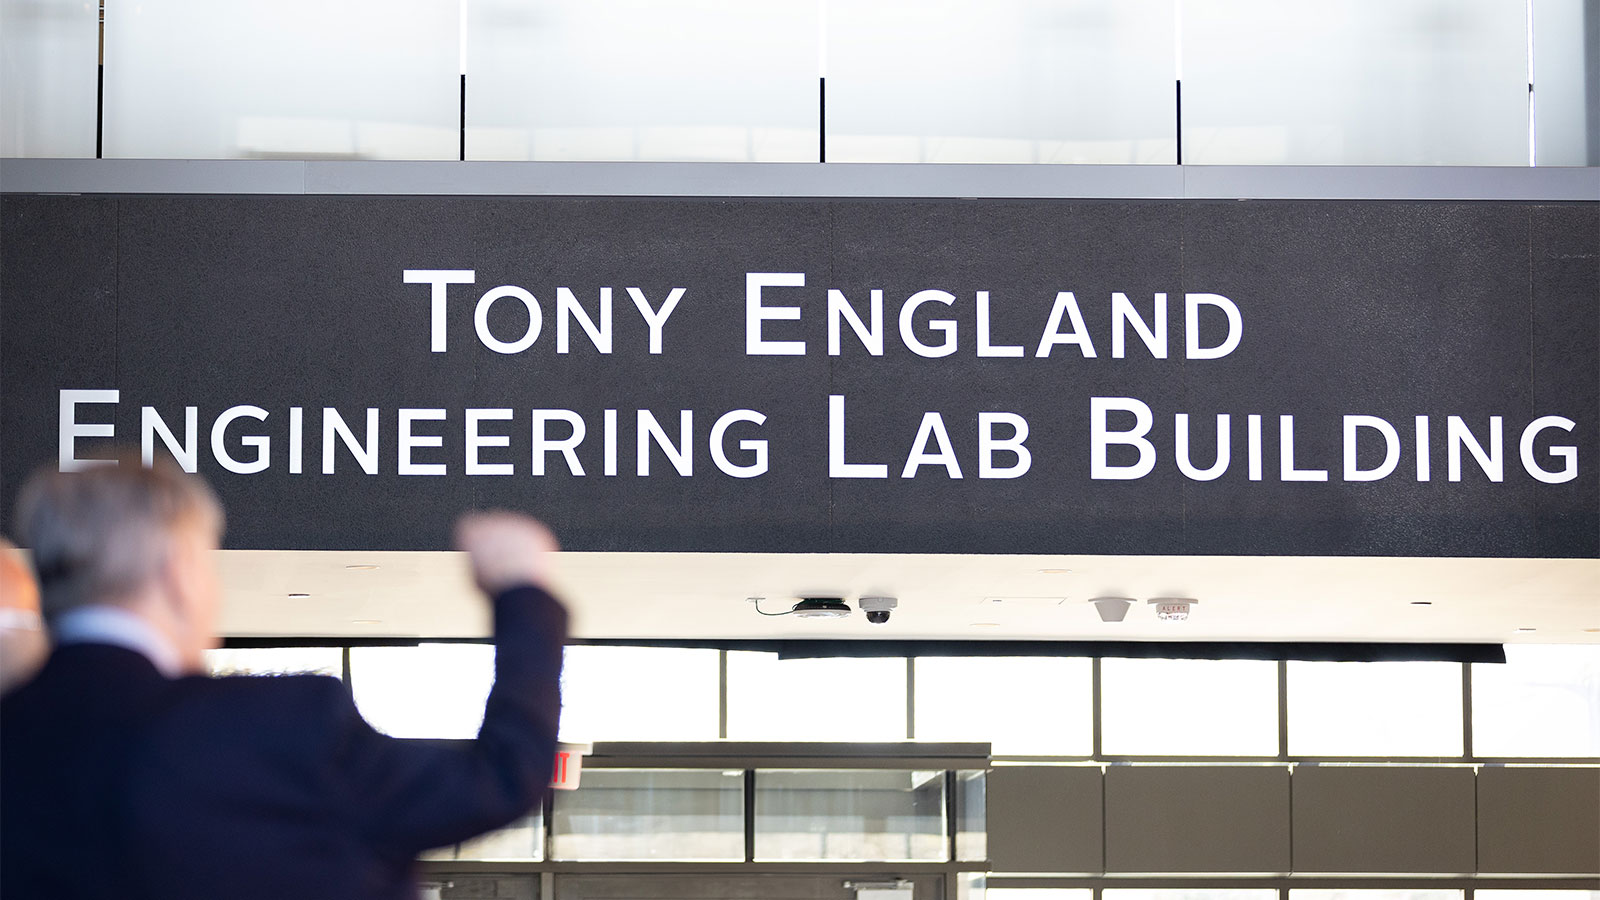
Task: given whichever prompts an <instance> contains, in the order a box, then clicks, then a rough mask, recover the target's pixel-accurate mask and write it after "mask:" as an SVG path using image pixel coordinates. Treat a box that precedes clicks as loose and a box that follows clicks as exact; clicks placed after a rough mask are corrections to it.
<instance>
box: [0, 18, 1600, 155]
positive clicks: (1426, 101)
mask: <svg viewBox="0 0 1600 900" xmlns="http://www.w3.org/2000/svg"><path fill="white" fill-rule="evenodd" d="M98 12H99V7H98V5H97V4H95V3H92V2H89V3H85V2H79V0H0V18H3V20H4V21H3V27H0V154H4V155H7V156H25V157H48V156H61V157H73V156H77V157H85V156H93V155H95V153H96V142H97V136H98V137H100V138H101V139H102V141H101V142H102V143H103V153H104V155H105V156H106V157H111V158H166V159H197V158H202V159H203V158H285V159H416V160H450V159H458V158H464V159H474V160H593V161H616V160H626V161H639V160H650V161H680V160H681V161H722V162H741V161H754V162H815V161H818V160H820V159H822V158H824V155H825V156H826V159H827V161H829V162H909V163H916V162H972V163H1102V164H1103V163H1126V164H1170V163H1173V162H1178V161H1182V162H1184V163H1192V164H1203V165H1221V164H1229V165H1276V164H1307V165H1322V164H1328V165H1495V166H1527V165H1529V164H1530V163H1532V162H1535V161H1536V162H1537V164H1539V165H1560V166H1571V165H1591V166H1593V165H1600V87H1596V85H1595V74H1594V62H1593V60H1594V59H1595V58H1596V56H1597V54H1600V47H1597V46H1596V44H1600V37H1597V36H1596V26H1595V23H1594V22H1593V21H1591V20H1590V18H1589V17H1592V15H1593V14H1592V13H1585V11H1584V4H1582V3H1580V2H1578V0H1392V2H1386V3H1371V2H1366V0H1330V2H1325V3H1318V4H1296V3H1281V2H1276V0H990V2H982V0H938V2H936V3H932V4H929V3H913V2H911V0H856V2H851V3H829V2H827V0H764V2H761V3H744V4H728V3H722V2H717V0H626V2H621V3H607V4H590V3H583V2H581V0H444V2H431V0H399V2H392V3H379V2H377V0H338V2H334V3H331V4H330V3H312V2H309V0H277V2H267V0H246V2H241V3H228V4H206V3H202V2H199V0H141V2H139V3H136V4H131V5H130V4H107V6H106V18H105V23H104V26H103V29H102V26H101V25H100V23H99V17H98ZM102 31H103V38H104V41H103V43H104V103H103V109H101V108H100V104H99V100H98V96H97V85H98V83H99V80H100V71H99V47H100V44H101V38H102ZM1180 82H1181V84H1182V91H1181V98H1180V92H1179V90H1178V87H1179V83H1180ZM824 84H825V88H824ZM1530 84H1531V85H1532V86H1533V89H1532V90H1531V91H1530V88H1529V86H1530ZM1180 135H1181V142H1180V140H1179V138H1180ZM1180 143H1181V160H1180V152H1179V150H1180Z"/></svg>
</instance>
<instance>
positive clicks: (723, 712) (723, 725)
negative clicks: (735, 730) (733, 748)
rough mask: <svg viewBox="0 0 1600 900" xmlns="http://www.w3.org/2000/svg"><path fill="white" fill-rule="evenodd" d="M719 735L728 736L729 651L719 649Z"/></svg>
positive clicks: (721, 736)
mask: <svg viewBox="0 0 1600 900" xmlns="http://www.w3.org/2000/svg"><path fill="white" fill-rule="evenodd" d="M717 737H719V738H722V739H723V740H726V739H727V737H728V651H726V650H718V651H717Z"/></svg>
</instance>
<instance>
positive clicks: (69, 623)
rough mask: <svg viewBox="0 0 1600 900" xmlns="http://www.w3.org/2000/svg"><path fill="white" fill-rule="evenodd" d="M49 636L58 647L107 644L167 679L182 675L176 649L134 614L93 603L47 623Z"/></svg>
mask: <svg viewBox="0 0 1600 900" xmlns="http://www.w3.org/2000/svg"><path fill="white" fill-rule="evenodd" d="M50 637H51V639H52V640H53V641H54V642H55V643H56V644H57V645H58V646H61V645H66V644H110V645H112V646H115V647H123V648H126V649H128V650H132V651H133V652H135V653H137V654H139V655H140V656H143V657H144V658H145V659H148V660H150V664H151V665H153V666H155V667H156V670H157V671H158V672H160V673H161V674H162V675H165V676H167V677H168V678H176V677H178V676H179V675H181V674H183V664H182V662H180V660H179V658H178V650H177V648H175V647H173V646H172V644H171V643H169V642H168V641H167V639H166V638H164V637H162V635H161V633H160V632H159V631H157V630H156V629H155V628H153V627H151V625H150V624H149V623H148V622H146V621H145V620H144V619H141V618H140V617H139V616H138V615H136V614H134V613H131V612H129V611H127V610H125V609H122V608H120V607H116V606H106V605H104V604H95V605H91V606H80V607H78V608H77V609H69V610H67V611H66V612H64V613H62V614H61V615H59V616H56V617H55V618H53V619H52V620H51V621H50Z"/></svg>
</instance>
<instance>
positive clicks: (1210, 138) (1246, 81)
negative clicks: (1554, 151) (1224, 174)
mask: <svg viewBox="0 0 1600 900" xmlns="http://www.w3.org/2000/svg"><path fill="white" fill-rule="evenodd" d="M1181 8H1182V17H1183V22H1182V32H1181V34H1182V36H1181V42H1182V57H1183V58H1182V66H1181V68H1182V73H1181V78H1182V81H1183V162H1185V163H1196V164H1200V165H1229V164H1231V165H1240V164H1245V165H1278V164H1286V165H1416V166H1428V165H1455V166H1519V165H1521V166H1525V165H1528V164H1529V159H1528V77H1527V75H1528V30H1527V9H1526V7H1525V5H1524V4H1523V3H1520V2H1516V3H1508V2H1506V0H1387V2H1383V3H1372V2H1368V0H1324V2H1320V3H1284V2H1281V0H1183V3H1182V7H1181Z"/></svg>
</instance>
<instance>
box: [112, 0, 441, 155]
mask: <svg viewBox="0 0 1600 900" xmlns="http://www.w3.org/2000/svg"><path fill="white" fill-rule="evenodd" d="M459 34H460V7H459V6H458V4H457V3H455V2H448V3H439V2H435V0H381V2H380V0H333V2H326V0H238V2H230V3H220V4H219V3H211V2H206V0H139V2H138V3H108V4H106V26H105V69H106V72H105V120H104V138H105V156H106V157H108V158H113V157H115V158H124V159H128V158H138V159H147V158H164V159H174V158H175V159H216V158H249V157H254V158H291V159H328V158H333V159H456V158H457V157H458V155H459V149H458V148H459V143H460V137H459V133H460V125H459V123H460V117H461V109H460V85H459V73H460V51H459V47H458V37H459ZM91 99H92V98H91Z"/></svg>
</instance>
